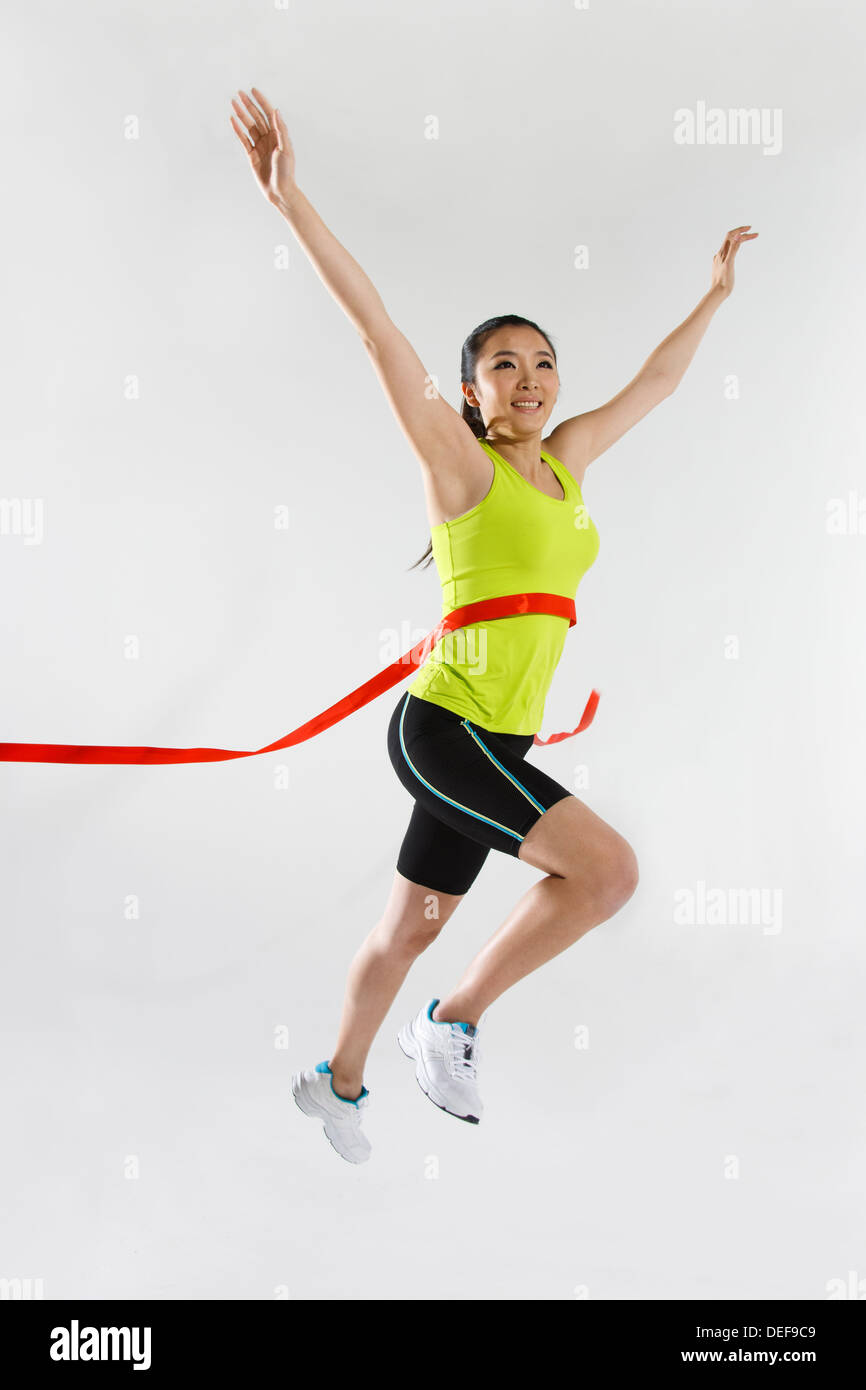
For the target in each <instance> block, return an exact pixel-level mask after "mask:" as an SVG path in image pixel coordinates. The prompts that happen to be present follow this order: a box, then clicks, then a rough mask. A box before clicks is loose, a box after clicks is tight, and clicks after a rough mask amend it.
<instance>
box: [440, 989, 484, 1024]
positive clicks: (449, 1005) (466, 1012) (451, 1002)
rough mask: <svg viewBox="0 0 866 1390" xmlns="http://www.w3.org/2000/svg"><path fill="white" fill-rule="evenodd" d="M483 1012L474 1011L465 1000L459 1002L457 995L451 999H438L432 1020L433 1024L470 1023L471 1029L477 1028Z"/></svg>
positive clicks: (471, 1005) (480, 1010) (479, 1010)
mask: <svg viewBox="0 0 866 1390" xmlns="http://www.w3.org/2000/svg"><path fill="white" fill-rule="evenodd" d="M483 1012H484V1010H483V1009H478V1010H476V1008H475V1006H474V1005H473V1004H470V1002H469V1001H468V1000H467V999H463V1000H461V999H460V997H459V996H458V995H454V997H453V999H440V1001H439V1003H438V1004H437V1005H436V1008H435V1009H434V1010H433V1013H432V1018H433V1022H434V1023H471V1024H472V1026H473V1028H477V1026H478V1020H479V1018H480V1017H481V1015H482V1013H483Z"/></svg>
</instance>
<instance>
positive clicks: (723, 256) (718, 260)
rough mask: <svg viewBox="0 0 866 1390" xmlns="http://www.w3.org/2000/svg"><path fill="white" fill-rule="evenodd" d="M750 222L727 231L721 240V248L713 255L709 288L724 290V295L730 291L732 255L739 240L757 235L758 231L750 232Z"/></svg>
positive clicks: (736, 249) (734, 253)
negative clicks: (711, 278) (711, 277)
mask: <svg viewBox="0 0 866 1390" xmlns="http://www.w3.org/2000/svg"><path fill="white" fill-rule="evenodd" d="M751 225H752V224H751V222H747V223H746V225H745V227H735V228H734V230H733V231H732V232H728V235H727V236H726V237H725V239H724V241H723V242H722V249H721V250H720V251H717V252H716V254H715V255H714V256H713V280H712V284H711V285H710V289H713V290H714V289H716V288H717V287H718V288H719V289H721V290H724V292H725V294H726V295H729V294H730V293H731V290H732V289H733V288H734V257H735V256H736V254H737V252H738V251H739V249H740V244H741V242H744V241H752V239H753V238H754V237H756V236H758V235H759V233H758V232H750V231H749V228H750V227H751Z"/></svg>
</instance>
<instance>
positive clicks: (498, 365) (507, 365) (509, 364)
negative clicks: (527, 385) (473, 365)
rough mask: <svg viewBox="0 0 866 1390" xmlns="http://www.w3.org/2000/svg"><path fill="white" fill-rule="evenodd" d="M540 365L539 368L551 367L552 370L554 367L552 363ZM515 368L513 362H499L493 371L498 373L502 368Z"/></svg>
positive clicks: (540, 363)
mask: <svg viewBox="0 0 866 1390" xmlns="http://www.w3.org/2000/svg"><path fill="white" fill-rule="evenodd" d="M538 365H539V367H551V368H552V367H553V363H552V362H539V364H538ZM513 366H514V363H513V362H509V361H508V360H507V359H506V360H505V361H504V362H497V363H496V366H495V367H494V368H493V370H494V371H498V370H499V368H500V367H513Z"/></svg>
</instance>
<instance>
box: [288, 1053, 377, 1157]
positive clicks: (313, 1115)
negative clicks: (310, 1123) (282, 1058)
mask: <svg viewBox="0 0 866 1390" xmlns="http://www.w3.org/2000/svg"><path fill="white" fill-rule="evenodd" d="M300 1085H301V1078H300V1074H298V1075H296V1076H293V1077H292V1095H293V1096H294V1099H295V1105H296V1106H297V1107H298V1109H299V1110H300V1111H301V1112H302V1113H303V1114H304V1115H308V1116H309V1118H310V1119H311V1120H321V1121H322V1129H323V1130H324V1131H325V1138H326V1139H327V1141H328V1143H329V1144H330V1146H331V1148H332V1149H333V1150H334V1153H335V1154H339V1155H340V1157H341V1158H344V1159H345V1160H346V1162H347V1163H366V1162H367V1160H368V1158H369V1157H370V1155H369V1153H366V1154H364V1155H363V1157H361V1158H354V1157H352V1156H350V1155H349V1154H346V1153H343V1150H342V1149H338V1148H337V1145H336V1144H335V1143H334V1141H333V1139H332V1138H331V1136H330V1134H329V1133H328V1120H329V1119H330V1118H331V1116H330V1115H323V1114H322V1112H321V1110H319V1109H318V1108H315V1109H311V1108H310V1107H309V1105H305V1104H304V1103H303V1102H304V1101H305V1100H306V1097H305V1096H304V1094H303V1092H302V1091H300V1089H298V1090H296V1089H295V1088H296V1087H298V1088H300Z"/></svg>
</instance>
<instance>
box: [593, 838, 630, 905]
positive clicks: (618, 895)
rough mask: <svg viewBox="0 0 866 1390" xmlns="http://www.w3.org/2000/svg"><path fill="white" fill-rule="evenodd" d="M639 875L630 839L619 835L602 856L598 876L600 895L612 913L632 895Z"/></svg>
mask: <svg viewBox="0 0 866 1390" xmlns="http://www.w3.org/2000/svg"><path fill="white" fill-rule="evenodd" d="M639 877H640V874H639V869H638V862H637V855H636V854H635V852H634V850H633V849H632V847H631V845H630V844H629V842H628V840H625V839H623V837H622V836H621V835H617V836H616V838H615V840H614V841H612V842H611V843H610V844H609V845H607V846H606V847H605V850H604V852H603V854H602V855H601V856H600V863H599V865H598V870H597V877H596V882H597V886H598V896H599V897H600V899H601V901H602V903H603V904H604V906H605V907H606V908H607V909H608V911H609V912H610V913H611V914H612V913H614V912H618V911H619V909H620V908H621V907H624V906H625V904H626V903H627V902H628V900H629V898H630V897H632V895H633V894H634V892H635V889H636V888H637V885H638V880H639Z"/></svg>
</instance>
